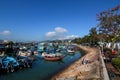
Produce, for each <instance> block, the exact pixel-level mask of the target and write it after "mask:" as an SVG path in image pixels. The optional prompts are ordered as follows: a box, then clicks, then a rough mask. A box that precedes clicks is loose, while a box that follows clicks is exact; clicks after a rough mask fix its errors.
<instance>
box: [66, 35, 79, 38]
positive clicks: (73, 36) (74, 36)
mask: <svg viewBox="0 0 120 80" xmlns="http://www.w3.org/2000/svg"><path fill="white" fill-rule="evenodd" d="M78 37H79V36H78V35H70V36H66V39H75V38H78Z"/></svg>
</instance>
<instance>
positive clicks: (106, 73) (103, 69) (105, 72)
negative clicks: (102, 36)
mask: <svg viewBox="0 0 120 80" xmlns="http://www.w3.org/2000/svg"><path fill="white" fill-rule="evenodd" d="M100 60H101V63H102V76H103V80H110V78H109V76H108V72H107V69H106V66H105V62H104V60H103V56H102V53H101V50H100Z"/></svg>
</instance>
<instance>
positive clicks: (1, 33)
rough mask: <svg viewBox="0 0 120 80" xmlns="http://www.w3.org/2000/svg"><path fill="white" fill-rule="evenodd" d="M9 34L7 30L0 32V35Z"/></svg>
mask: <svg viewBox="0 0 120 80" xmlns="http://www.w3.org/2000/svg"><path fill="white" fill-rule="evenodd" d="M10 34H11V32H10V31H9V30H4V31H2V32H0V35H10Z"/></svg>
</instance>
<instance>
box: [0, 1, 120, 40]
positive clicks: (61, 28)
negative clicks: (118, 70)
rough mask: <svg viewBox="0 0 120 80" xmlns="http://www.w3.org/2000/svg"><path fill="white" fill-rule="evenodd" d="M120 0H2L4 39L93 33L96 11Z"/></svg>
mask: <svg viewBox="0 0 120 80" xmlns="http://www.w3.org/2000/svg"><path fill="white" fill-rule="evenodd" d="M119 4H120V0H0V40H1V39H2V40H15V41H43V40H54V39H73V38H77V37H83V36H85V35H88V34H89V30H90V29H91V28H92V27H96V25H97V24H98V23H99V22H98V21H97V16H96V14H99V13H100V12H102V11H104V10H108V9H111V8H113V7H115V6H117V5H119Z"/></svg>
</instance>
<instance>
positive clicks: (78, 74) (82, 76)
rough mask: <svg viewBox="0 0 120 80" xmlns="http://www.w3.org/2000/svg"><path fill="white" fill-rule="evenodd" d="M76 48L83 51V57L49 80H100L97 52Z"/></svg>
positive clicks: (83, 47) (95, 50)
mask: <svg viewBox="0 0 120 80" xmlns="http://www.w3.org/2000/svg"><path fill="white" fill-rule="evenodd" d="M77 46H78V47H79V48H80V49H82V50H83V51H85V55H84V56H83V57H82V58H80V59H79V60H77V61H75V62H74V63H73V64H71V65H70V66H68V67H67V68H66V69H64V70H63V71H61V72H60V73H58V74H56V75H55V76H53V77H52V78H51V80H101V75H100V61H99V50H98V49H97V48H90V47H85V46H80V45H77Z"/></svg>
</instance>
